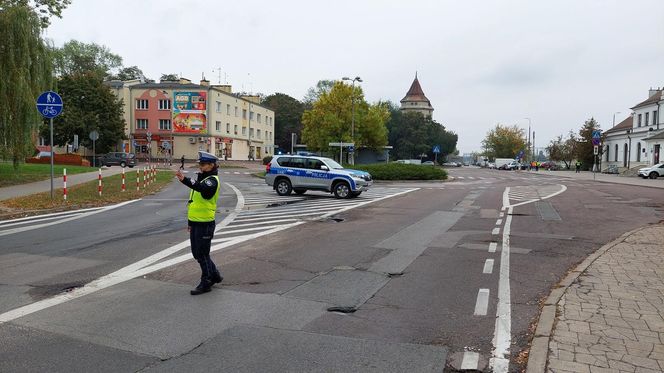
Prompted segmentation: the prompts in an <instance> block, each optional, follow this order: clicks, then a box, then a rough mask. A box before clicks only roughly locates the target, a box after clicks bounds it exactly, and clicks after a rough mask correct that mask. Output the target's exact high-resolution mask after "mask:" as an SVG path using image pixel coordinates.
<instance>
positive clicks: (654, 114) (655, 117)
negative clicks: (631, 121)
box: [652, 110, 657, 125]
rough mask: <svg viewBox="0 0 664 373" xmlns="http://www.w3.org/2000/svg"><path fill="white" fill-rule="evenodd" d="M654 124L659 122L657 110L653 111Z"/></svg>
mask: <svg viewBox="0 0 664 373" xmlns="http://www.w3.org/2000/svg"><path fill="white" fill-rule="evenodd" d="M652 124H653V125H655V124H657V110H655V111H653V112H652Z"/></svg>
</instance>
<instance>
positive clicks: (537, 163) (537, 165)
mask: <svg viewBox="0 0 664 373" xmlns="http://www.w3.org/2000/svg"><path fill="white" fill-rule="evenodd" d="M539 168H540V163H539V162H535V171H539Z"/></svg>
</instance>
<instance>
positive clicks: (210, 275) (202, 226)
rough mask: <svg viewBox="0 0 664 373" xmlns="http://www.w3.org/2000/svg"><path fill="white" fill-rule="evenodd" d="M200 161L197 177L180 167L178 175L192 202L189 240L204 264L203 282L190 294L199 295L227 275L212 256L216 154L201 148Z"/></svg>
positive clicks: (194, 251) (216, 192)
mask: <svg viewBox="0 0 664 373" xmlns="http://www.w3.org/2000/svg"><path fill="white" fill-rule="evenodd" d="M198 163H199V167H200V169H201V172H200V173H198V177H197V178H196V181H192V180H191V179H190V178H188V177H185V176H184V175H183V174H182V171H181V170H178V171H177V172H176V173H175V177H177V178H178V180H180V182H181V183H182V184H184V185H186V186H188V187H189V188H191V191H190V193H189V203H188V208H187V219H188V221H189V240H190V241H191V254H192V255H193V256H194V259H196V261H197V262H198V264H199V265H200V266H201V282H200V283H199V284H198V286H196V288H195V289H193V290H191V292H190V293H191V295H199V294H203V293H207V292H209V291H210V290H212V285H214V284H218V283H220V282H221V281H222V280H223V279H224V278H223V277H222V276H221V273H219V270H218V269H217V267H216V266H215V265H214V262H213V261H212V259H211V258H210V245H211V243H212V236H214V228H215V222H214V215H215V211H216V210H217V199H218V198H219V189H220V183H219V176H217V157H216V156H214V155H213V154H210V153H207V152H203V151H199V152H198Z"/></svg>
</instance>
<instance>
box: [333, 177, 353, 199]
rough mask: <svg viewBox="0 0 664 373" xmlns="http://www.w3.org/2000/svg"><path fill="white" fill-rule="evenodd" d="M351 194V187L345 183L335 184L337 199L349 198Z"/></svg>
mask: <svg viewBox="0 0 664 373" xmlns="http://www.w3.org/2000/svg"><path fill="white" fill-rule="evenodd" d="M350 194H351V190H350V186H349V185H348V183H347V182H345V181H340V182H338V183H336V184H334V196H335V197H337V198H349V197H350Z"/></svg>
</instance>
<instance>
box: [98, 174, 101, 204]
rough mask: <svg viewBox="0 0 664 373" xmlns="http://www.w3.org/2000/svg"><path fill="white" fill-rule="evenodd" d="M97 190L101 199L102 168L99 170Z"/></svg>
mask: <svg viewBox="0 0 664 373" xmlns="http://www.w3.org/2000/svg"><path fill="white" fill-rule="evenodd" d="M97 189H98V190H99V197H101V168H100V169H99V187H98V188H97Z"/></svg>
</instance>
